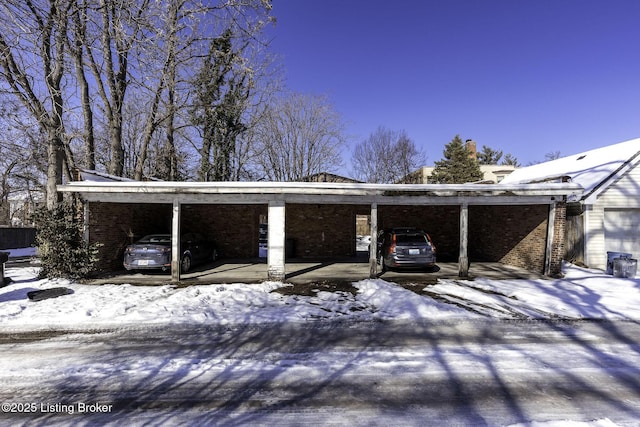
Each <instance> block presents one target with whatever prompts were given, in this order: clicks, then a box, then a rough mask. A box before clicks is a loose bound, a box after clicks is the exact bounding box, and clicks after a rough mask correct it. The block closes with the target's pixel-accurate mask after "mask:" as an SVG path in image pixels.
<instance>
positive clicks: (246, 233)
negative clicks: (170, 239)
mask: <svg viewBox="0 0 640 427" xmlns="http://www.w3.org/2000/svg"><path fill="white" fill-rule="evenodd" d="M261 215H263V216H264V217H265V218H266V215H267V206H266V205H231V204H229V205H183V206H182V224H181V231H182V232H183V233H187V232H190V231H194V232H199V233H202V234H203V235H204V236H205V237H207V238H208V239H211V240H213V241H214V242H215V243H216V245H217V247H218V251H219V253H220V256H221V257H225V258H255V257H257V256H258V225H259V224H260V216H261Z"/></svg>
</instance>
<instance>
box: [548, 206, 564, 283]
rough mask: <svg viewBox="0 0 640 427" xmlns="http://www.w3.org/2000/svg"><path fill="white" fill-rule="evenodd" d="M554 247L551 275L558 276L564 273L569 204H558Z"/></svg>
mask: <svg viewBox="0 0 640 427" xmlns="http://www.w3.org/2000/svg"><path fill="white" fill-rule="evenodd" d="M553 227H554V235H553V246H552V249H551V258H550V262H549V275H551V276H554V277H555V276H558V275H560V274H561V273H562V259H563V258H564V254H565V242H566V233H567V204H566V202H561V203H558V204H556V216H555V222H554V224H553Z"/></svg>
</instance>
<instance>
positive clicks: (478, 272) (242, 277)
mask: <svg viewBox="0 0 640 427" xmlns="http://www.w3.org/2000/svg"><path fill="white" fill-rule="evenodd" d="M285 271H286V279H285V281H286V282H288V283H312V282H323V281H339V282H355V281H358V280H363V279H368V278H369V263H368V262H367V260H366V259H358V258H351V259H349V260H335V261H331V260H323V261H313V260H305V259H294V260H290V261H288V262H287V263H286V266H285ZM378 277H380V278H382V279H384V280H386V281H389V282H396V283H425V284H431V283H435V282H436V281H437V280H438V279H441V278H452V279H453V278H459V277H458V264H457V263H445V262H439V263H437V265H436V267H435V268H434V269H433V270H400V271H386V272H384V273H380V274H379V276H378ZM475 277H488V278H492V279H538V278H541V277H544V276H543V275H542V274H536V273H533V272H530V271H527V270H524V269H521V268H517V267H513V266H510V265H505V264H501V263H497V262H472V263H471V266H470V268H469V278H470V279H473V278H475ZM266 280H267V264H266V261H265V260H264V259H243V260H225V259H223V260H219V261H217V262H216V263H214V264H209V265H205V266H200V267H196V268H195V269H194V270H193V271H192V272H190V273H188V274H184V275H182V280H181V281H180V283H181V284H184V285H189V284H215V283H260V282H264V281H266ZM90 283H93V284H106V283H130V284H139V285H151V284H160V285H164V284H168V283H171V276H170V274H168V273H161V272H127V271H122V272H118V273H114V274H110V275H108V276H104V277H100V278H98V279H94V280H91V281H90Z"/></svg>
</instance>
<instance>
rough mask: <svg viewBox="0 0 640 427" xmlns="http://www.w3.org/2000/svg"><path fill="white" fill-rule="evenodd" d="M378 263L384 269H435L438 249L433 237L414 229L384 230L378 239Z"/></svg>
mask: <svg viewBox="0 0 640 427" xmlns="http://www.w3.org/2000/svg"><path fill="white" fill-rule="evenodd" d="M377 256H378V262H379V263H381V264H382V269H383V270H386V269H387V268H398V267H411V268H426V267H433V266H434V264H435V262H436V247H435V246H434V244H433V242H432V241H431V237H430V236H429V235H428V234H427V233H425V232H424V231H422V230H418V229H416V228H412V227H402V228H391V229H389V230H383V231H382V232H381V233H380V235H379V237H378V255H377Z"/></svg>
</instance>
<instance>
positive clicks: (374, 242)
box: [369, 203, 378, 279]
mask: <svg viewBox="0 0 640 427" xmlns="http://www.w3.org/2000/svg"><path fill="white" fill-rule="evenodd" d="M377 253H378V204H377V203H372V204H371V245H370V247H369V277H370V278H371V279H375V278H376V277H377V276H378V260H377V259H376V256H377Z"/></svg>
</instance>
